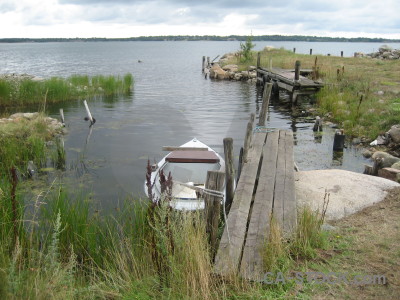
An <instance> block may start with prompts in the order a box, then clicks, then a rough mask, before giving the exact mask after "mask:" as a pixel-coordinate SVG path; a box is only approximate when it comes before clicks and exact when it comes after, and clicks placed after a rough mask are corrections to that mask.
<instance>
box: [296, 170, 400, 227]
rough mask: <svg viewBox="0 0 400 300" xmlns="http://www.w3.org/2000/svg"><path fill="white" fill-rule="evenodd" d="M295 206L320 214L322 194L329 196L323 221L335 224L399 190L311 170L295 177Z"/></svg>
mask: <svg viewBox="0 0 400 300" xmlns="http://www.w3.org/2000/svg"><path fill="white" fill-rule="evenodd" d="M295 180H296V181H295V187H296V199H297V203H298V206H300V207H301V206H302V205H309V206H310V207H311V208H312V209H314V210H317V209H318V210H319V211H321V209H322V206H323V203H324V197H325V193H329V204H328V208H327V211H326V219H327V220H337V219H341V218H343V217H345V216H348V215H351V214H353V213H356V212H357V211H360V210H361V209H363V208H364V207H367V206H369V205H372V204H374V203H377V202H380V201H382V200H383V199H384V198H385V196H386V195H387V191H388V190H389V189H392V188H395V187H399V186H400V185H399V184H398V183H396V182H394V181H391V180H387V179H384V178H381V177H376V176H369V175H365V174H360V173H355V172H350V171H345V170H335V169H331V170H314V171H300V172H296V173H295Z"/></svg>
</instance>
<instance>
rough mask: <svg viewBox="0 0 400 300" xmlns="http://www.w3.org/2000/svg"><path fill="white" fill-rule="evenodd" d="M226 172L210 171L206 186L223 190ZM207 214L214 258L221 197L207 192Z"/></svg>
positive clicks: (207, 228)
mask: <svg viewBox="0 0 400 300" xmlns="http://www.w3.org/2000/svg"><path fill="white" fill-rule="evenodd" d="M224 180H225V173H224V172H220V171H208V172H207V180H206V184H205V188H206V189H209V190H214V191H221V190H222V188H223V186H224ZM204 204H205V216H206V232H207V234H208V237H209V242H210V247H211V255H212V257H211V258H212V259H214V256H215V254H216V251H217V247H216V246H217V235H218V223H219V216H220V213H221V198H220V197H216V196H211V195H209V194H205V197H204Z"/></svg>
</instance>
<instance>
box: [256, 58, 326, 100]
mask: <svg viewBox="0 0 400 300" xmlns="http://www.w3.org/2000/svg"><path fill="white" fill-rule="evenodd" d="M315 69H316V66H315ZM314 71H315V70H301V69H300V61H296V63H295V66H294V69H279V68H272V66H271V67H270V68H263V67H261V65H260V53H259V55H258V58H257V82H258V83H261V84H262V85H265V84H266V83H272V84H273V89H272V91H273V94H274V95H275V96H278V95H279V90H280V89H283V90H285V91H286V92H288V93H289V95H290V97H291V101H292V103H296V102H297V97H298V96H299V95H311V94H314V93H316V92H318V91H319V90H320V89H321V88H322V87H323V86H324V85H323V83H321V82H319V81H316V80H312V79H310V78H308V77H306V76H308V75H310V74H312V72H314Z"/></svg>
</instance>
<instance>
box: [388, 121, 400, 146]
mask: <svg viewBox="0 0 400 300" xmlns="http://www.w3.org/2000/svg"><path fill="white" fill-rule="evenodd" d="M388 134H389V135H390V138H391V139H392V141H393V142H394V143H396V144H400V124H398V125H393V126H392V127H391V128H390V130H389V132H388Z"/></svg>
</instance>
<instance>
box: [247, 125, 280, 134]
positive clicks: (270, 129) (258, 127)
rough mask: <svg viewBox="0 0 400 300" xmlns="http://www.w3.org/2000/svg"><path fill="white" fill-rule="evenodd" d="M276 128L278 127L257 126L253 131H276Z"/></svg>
mask: <svg viewBox="0 0 400 300" xmlns="http://www.w3.org/2000/svg"><path fill="white" fill-rule="evenodd" d="M275 130H276V128H269V127H266V126H256V127H255V128H254V129H253V133H255V132H267V133H268V132H274V131H275Z"/></svg>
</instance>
